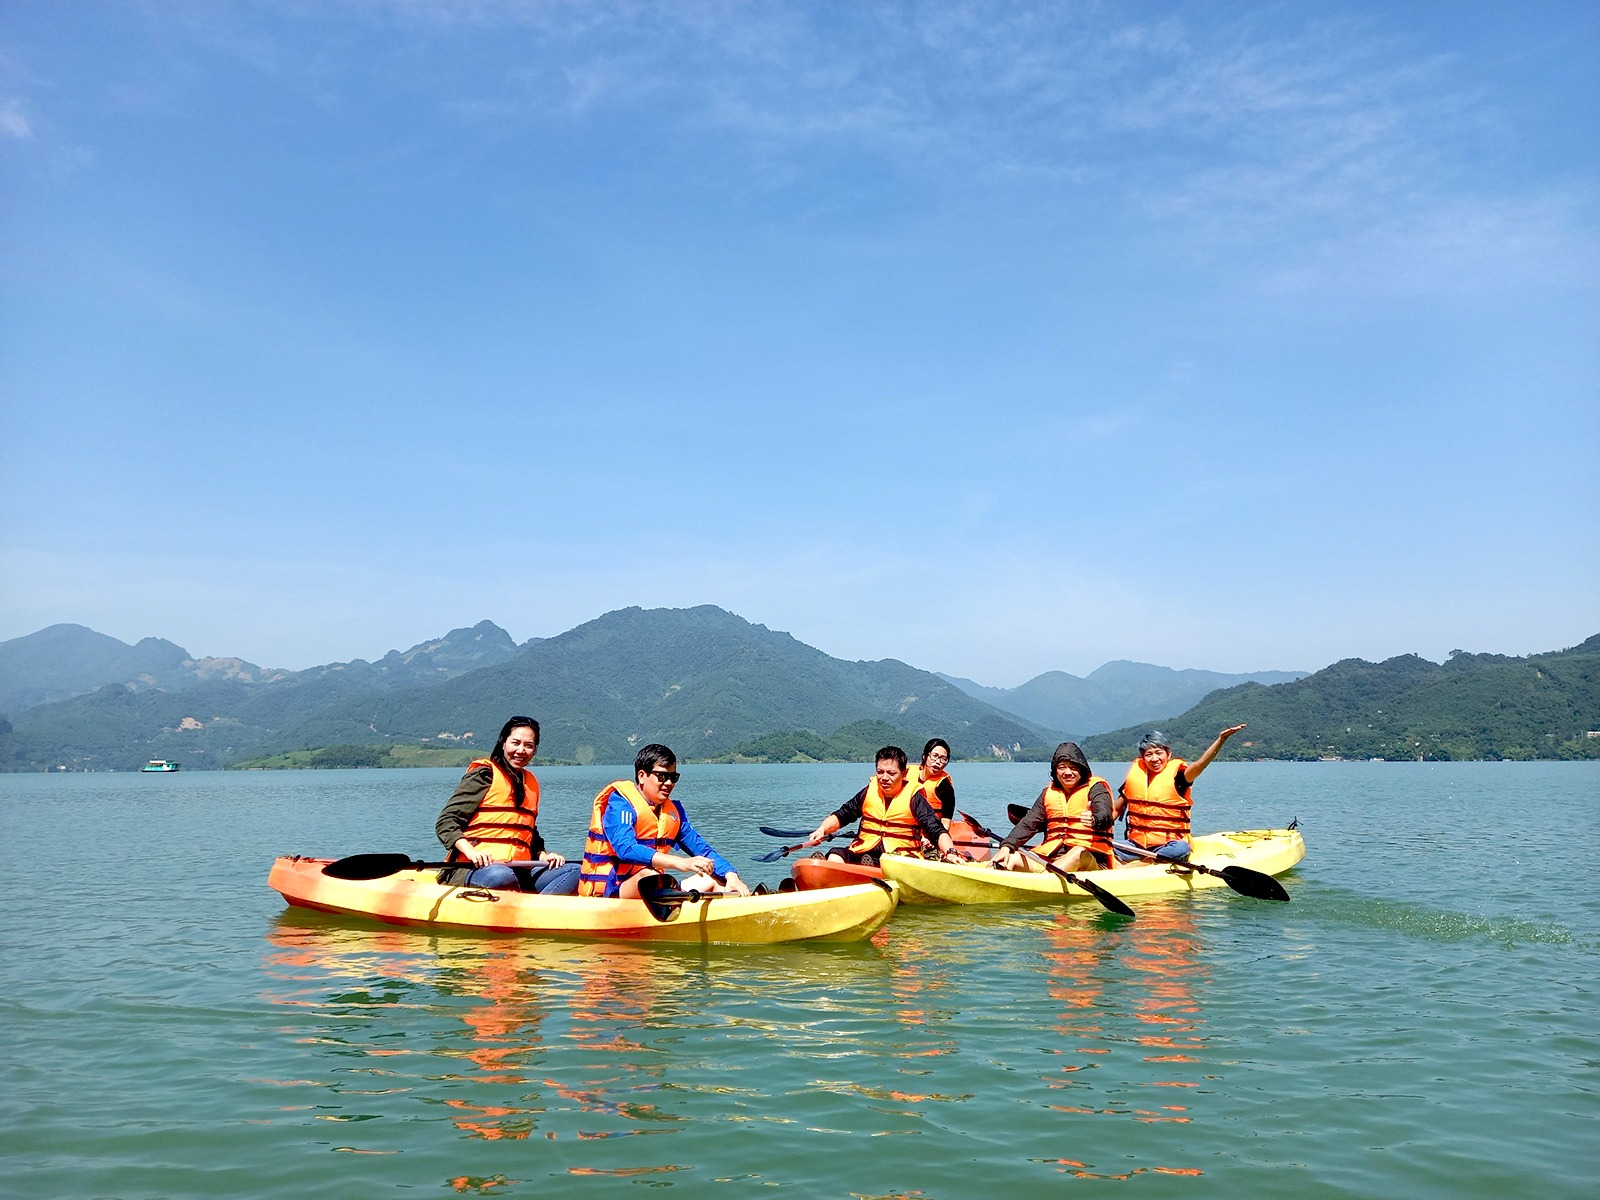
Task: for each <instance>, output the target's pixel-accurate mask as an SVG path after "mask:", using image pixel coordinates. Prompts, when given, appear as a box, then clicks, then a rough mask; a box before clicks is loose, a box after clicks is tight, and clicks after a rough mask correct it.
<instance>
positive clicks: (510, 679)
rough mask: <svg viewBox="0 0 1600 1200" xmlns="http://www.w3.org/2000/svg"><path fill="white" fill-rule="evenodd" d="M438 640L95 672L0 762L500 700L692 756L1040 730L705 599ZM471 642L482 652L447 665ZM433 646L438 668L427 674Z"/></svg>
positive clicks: (410, 728)
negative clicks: (370, 657)
mask: <svg viewBox="0 0 1600 1200" xmlns="http://www.w3.org/2000/svg"><path fill="white" fill-rule="evenodd" d="M466 635H472V636H471V637H468V636H466ZM442 641H444V642H449V643H450V645H451V646H452V647H453V649H452V652H451V656H450V657H449V658H447V659H441V658H440V657H439V652H438V651H437V650H436V649H435V650H432V651H429V650H428V647H429V646H430V644H428V643H424V644H423V646H422V647H421V648H420V649H421V650H423V651H425V652H427V653H431V655H432V657H431V658H429V657H426V656H423V657H420V659H419V657H418V656H413V659H412V662H411V663H409V664H408V663H405V662H403V661H399V662H391V661H390V660H391V658H393V657H394V656H386V657H385V659H382V660H380V661H379V663H377V664H370V663H364V662H361V661H360V660H357V661H356V662H354V663H350V664H332V665H330V666H329V667H323V668H312V669H310V670H306V671H301V672H295V673H293V674H291V675H288V676H285V677H284V678H281V679H278V680H275V681H273V682H272V683H271V684H270V685H269V686H260V685H255V684H250V683H245V682H242V681H240V680H238V679H212V680H202V681H197V682H195V683H194V684H193V686H189V687H185V688H184V689H183V690H181V691H160V690H140V689H136V688H130V687H128V686H126V685H123V684H111V685H107V686H104V687H101V688H99V689H98V690H96V691H94V692H92V693H90V694H88V695H83V696H78V697H76V698H73V699H69V700H64V701H60V702H56V703H53V704H46V705H42V706H37V707H34V708H31V709H27V710H24V711H22V712H20V713H18V714H16V715H15V717H14V719H13V721H12V726H13V728H12V731H11V732H10V733H9V734H6V735H3V736H0V766H5V767H7V768H9V769H31V768H37V767H40V766H49V765H52V764H65V765H68V766H69V767H81V768H107V767H121V768H127V767H131V766H134V765H137V763H138V762H139V761H142V760H143V759H144V758H148V757H161V758H176V759H179V760H180V761H184V762H186V763H188V764H190V765H193V766H222V765H227V764H228V763H231V762H237V761H240V760H242V759H246V758H254V757H259V756H263V755H267V754H274V753H282V752H285V751H290V750H300V749H305V748H308V747H314V746H328V745H356V744H395V743H401V742H404V743H417V744H423V745H427V744H436V745H453V746H461V745H473V746H477V747H481V748H484V749H486V748H487V747H488V746H489V745H490V744H491V743H492V740H493V736H494V734H495V733H496V732H497V731H498V728H499V724H500V722H501V721H502V720H503V719H504V718H505V717H506V716H507V715H509V714H510V713H511V712H514V711H525V712H530V713H532V714H533V715H535V716H537V717H539V718H540V720H541V721H542V722H543V724H544V740H543V744H542V746H541V750H542V751H543V752H544V753H545V755H546V756H552V757H559V758H567V759H577V760H580V761H591V760H592V761H610V762H622V761H627V760H629V759H631V758H632V757H633V754H634V752H635V750H636V749H637V747H638V746H639V745H641V744H642V743H643V741H647V740H655V739H661V740H666V741H668V742H669V743H670V744H672V745H673V746H674V748H676V749H677V750H678V752H679V753H680V754H683V755H684V756H685V757H686V758H698V757H705V756H709V755H714V754H718V753H722V752H725V751H727V750H729V749H731V748H732V747H733V746H735V745H737V744H739V743H741V742H744V741H748V740H749V739H750V738H752V737H756V736H759V735H761V734H763V733H770V732H774V731H782V730H803V729H814V730H818V731H820V732H831V731H833V730H836V729H838V728H839V727H841V726H844V725H848V724H850V723H852V722H854V721H859V720H862V719H866V718H878V719H884V720H890V721H893V720H897V719H899V720H902V721H904V720H905V719H906V717H907V714H911V715H912V716H913V717H914V719H915V723H916V724H917V725H919V726H921V725H924V724H927V725H930V726H936V727H937V728H939V730H940V732H941V733H942V734H943V735H944V736H945V737H946V738H948V739H949V740H950V741H951V743H952V744H953V745H956V746H957V747H958V752H961V753H968V754H976V753H981V752H984V751H985V750H987V749H988V748H989V747H990V746H1000V747H1006V748H1009V747H1014V746H1021V745H1036V744H1043V743H1044V742H1047V741H1050V740H1052V739H1053V738H1054V737H1055V734H1054V733H1052V732H1050V731H1047V730H1042V729H1039V728H1038V727H1035V726H1033V725H1031V724H1030V723H1029V722H1026V721H1023V720H1021V719H1019V718H1016V717H1013V716H1011V715H1010V714H1004V713H1000V712H998V711H996V710H994V709H993V708H991V707H990V706H988V705H985V704H983V703H982V702H981V701H977V700H974V699H973V698H972V697H969V696H967V695H966V694H965V693H963V692H961V691H960V689H958V688H955V687H953V686H951V685H949V684H947V683H945V682H944V681H942V680H940V679H939V678H937V677H936V676H934V675H932V674H931V673H929V672H925V671H918V670H916V669H915V668H912V667H908V666H906V665H905V664H904V663H899V662H895V661H893V660H886V661H883V662H878V663H847V662H843V661H841V660H838V659H833V658H830V657H829V656H828V655H826V654H824V653H823V652H822V651H820V650H816V649H814V648H812V647H810V646H806V645H804V644H803V643H801V642H799V641H797V640H795V639H794V638H792V637H791V636H789V635H788V634H786V633H774V632H773V631H771V630H768V629H766V628H765V627H764V626H760V625H752V624H750V623H749V622H747V621H744V620H743V619H742V618H740V617H737V616H734V615H733V614H731V613H727V612H724V611H723V610H721V609H718V608H714V607H711V606H703V607H701V608H695V609H686V610H668V609H656V610H650V611H645V610H641V609H637V608H634V609H625V610H622V611H620V612H615V613H608V614H606V615H605V616H603V617H599V618H596V619H595V620H593V621H590V622H586V623H585V624H583V625H580V626H578V627H577V628H575V629H572V630H569V631H568V632H567V633H564V634H562V635H560V636H558V637H554V638H545V639H536V640H534V641H530V642H529V643H527V644H526V646H525V647H521V648H515V647H514V650H515V651H516V653H515V656H514V657H511V658H509V659H505V660H503V661H493V660H495V659H497V658H498V657H499V656H500V655H502V654H504V653H505V651H506V647H507V645H508V644H509V642H510V639H509V636H507V635H504V631H503V630H499V629H498V627H496V626H492V625H490V624H489V623H488V622H484V623H482V624H480V625H479V626H475V627H474V629H473V630H457V631H453V632H452V634H451V635H449V636H448V637H447V638H446V639H442ZM399 657H400V659H402V660H403V659H404V657H405V656H403V655H402V656H399ZM473 658H476V659H477V660H479V661H482V660H484V659H488V660H490V661H488V663H487V665H482V666H478V667H475V668H472V669H468V670H459V669H458V668H460V667H462V666H464V665H466V663H467V662H468V661H469V660H470V659H473ZM419 661H420V668H418V669H413V668H415V667H418V663H419ZM441 662H442V663H443V664H444V665H446V666H447V667H448V669H449V671H450V672H451V674H450V675H449V677H448V678H445V679H435V678H430V677H429V674H430V673H431V672H433V671H435V670H437V669H438V667H439V665H440V664H441ZM386 664H387V665H386ZM407 672H409V678H407V677H406V674H407ZM91 730H92V731H93V734H92V735H90V734H89V732H88V731H91Z"/></svg>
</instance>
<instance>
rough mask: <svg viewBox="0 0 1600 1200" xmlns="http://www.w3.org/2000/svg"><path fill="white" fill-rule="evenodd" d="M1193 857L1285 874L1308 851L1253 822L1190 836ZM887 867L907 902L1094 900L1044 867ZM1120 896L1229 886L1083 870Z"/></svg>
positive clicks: (887, 861) (1210, 880)
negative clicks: (1252, 825) (1240, 828)
mask: <svg viewBox="0 0 1600 1200" xmlns="http://www.w3.org/2000/svg"><path fill="white" fill-rule="evenodd" d="M1190 845H1191V846H1192V847H1193V848H1194V849H1193V853H1192V854H1191V855H1190V861H1192V862H1194V863H1197V864H1199V865H1201V866H1206V867H1211V868H1213V869H1215V870H1218V871H1223V870H1226V869H1227V868H1228V867H1244V868H1247V869H1248V870H1251V871H1259V872H1261V873H1263V874H1266V875H1281V874H1283V873H1284V872H1285V871H1287V870H1289V869H1290V868H1291V867H1293V866H1294V865H1295V864H1296V863H1298V862H1299V861H1300V860H1301V859H1302V858H1304V857H1305V856H1306V844H1305V840H1304V839H1303V838H1302V837H1301V836H1300V831H1299V830H1298V829H1250V830H1245V831H1243V832H1239V833H1205V834H1201V835H1200V836H1198V837H1194V838H1191V839H1190ZM883 873H884V876H885V877H886V878H888V879H891V880H893V881H894V882H895V883H898V884H899V885H900V899H901V901H902V902H903V903H906V904H1040V903H1045V902H1048V901H1052V900H1056V901H1059V900H1092V899H1093V897H1092V896H1091V895H1090V894H1089V893H1088V892H1087V891H1085V890H1084V889H1083V888H1080V887H1078V886H1076V885H1075V884H1071V883H1068V882H1067V881H1066V880H1064V879H1062V878H1061V877H1060V876H1058V875H1054V874H1051V873H1050V872H1047V871H1044V870H1040V871H1038V872H1037V873H1035V872H1032V871H997V870H995V869H994V868H993V867H991V866H989V865H988V864H987V863H973V864H966V863H938V862H929V861H928V860H927V859H923V858H911V857H907V856H903V855H898V854H886V855H884V856H883ZM1080 873H1081V874H1082V875H1083V877H1084V878H1085V879H1088V880H1090V881H1092V882H1094V883H1097V884H1099V885H1100V887H1102V888H1104V889H1105V890H1106V891H1108V892H1110V893H1111V894H1112V895H1114V896H1116V897H1117V898H1118V899H1121V900H1128V899H1133V898H1137V897H1139V896H1158V895H1172V894H1176V893H1181V892H1193V891H1196V890H1199V889H1201V888H1218V887H1227V886H1229V885H1228V883H1227V881H1226V880H1224V879H1220V878H1218V877H1217V876H1215V875H1208V874H1204V873H1202V872H1199V871H1186V870H1184V869H1183V868H1182V867H1180V866H1176V865H1173V864H1169V863H1136V864H1133V865H1131V866H1129V865H1125V866H1119V867H1116V868H1114V869H1112V870H1108V871H1085V872H1080Z"/></svg>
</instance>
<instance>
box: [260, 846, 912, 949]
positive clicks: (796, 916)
mask: <svg viewBox="0 0 1600 1200" xmlns="http://www.w3.org/2000/svg"><path fill="white" fill-rule="evenodd" d="M332 861H333V860H332V859H327V858H301V857H299V856H294V857H289V856H285V857H282V858H279V859H278V860H277V861H276V862H274V863H273V864H272V872H271V874H270V875H269V876H268V879H267V882H268V883H269V884H270V885H271V886H272V888H273V889H274V890H275V891H277V892H278V894H279V895H281V896H282V897H283V898H284V900H285V901H287V902H288V903H289V904H290V905H292V906H294V907H298V908H310V909H318V910H321V911H323V912H332V913H343V914H346V915H349V916H357V917H368V918H370V919H372V920H375V921H383V922H385V923H387V924H390V925H422V926H433V927H436V928H441V929H458V930H468V931H477V932H484V933H524V934H533V935H536V936H539V937H559V938H583V939H606V940H613V941H648V942H692V943H697V944H701V945H718V946H721V945H731V946H744V945H769V944H772V943H775V942H798V941H827V942H845V941H856V940H859V939H861V938H865V937H868V936H870V935H871V934H872V933H873V932H874V931H876V930H877V928H878V927H879V926H880V925H882V924H883V923H884V922H885V921H887V920H888V919H889V914H890V913H891V912H893V911H894V907H895V904H896V903H897V902H898V900H899V896H898V889H897V888H896V887H895V885H893V884H891V883H887V882H884V881H881V880H880V881H878V882H875V883H871V882H869V883H862V884H857V885H856V886H854V887H843V888H829V889H827V890H826V891H812V892H800V891H794V892H777V893H773V894H770V895H765V896H714V897H710V898H703V899H695V900H691V901H688V902H685V903H682V904H679V905H676V906H675V908H674V911H672V912H669V913H668V914H667V915H666V917H665V919H662V920H657V919H656V918H655V917H654V916H652V915H651V912H650V909H649V908H648V907H647V906H646V905H645V903H644V902H643V901H641V900H621V899H615V900H613V899H604V898H599V897H593V896H544V895H539V894H536V893H524V892H504V891H489V890H487V889H485V888H471V887H448V886H446V885H444V884H441V883H439V882H438V879H437V872H436V871H433V870H404V871H396V872H395V873H394V874H392V875H388V876H385V877H383V878H381V879H337V878H334V877H333V876H331V875H327V874H324V873H323V870H322V868H323V867H325V866H327V865H328V863H330V862H332Z"/></svg>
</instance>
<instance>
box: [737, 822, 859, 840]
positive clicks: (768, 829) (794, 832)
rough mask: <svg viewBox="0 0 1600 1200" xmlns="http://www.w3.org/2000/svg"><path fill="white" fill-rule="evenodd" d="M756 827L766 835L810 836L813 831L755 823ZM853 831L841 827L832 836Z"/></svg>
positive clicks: (785, 836) (839, 835)
mask: <svg viewBox="0 0 1600 1200" xmlns="http://www.w3.org/2000/svg"><path fill="white" fill-rule="evenodd" d="M756 828H757V829H759V830H761V832H762V833H764V834H766V835H767V836H768V837H783V838H789V837H810V836H811V834H812V832H813V831H812V830H810V829H774V828H773V827H772V826H771V825H757V826H756ZM854 832H855V830H853V829H841V830H839V832H838V833H835V834H833V835H832V836H833V837H842V836H843V835H845V834H849V833H854Z"/></svg>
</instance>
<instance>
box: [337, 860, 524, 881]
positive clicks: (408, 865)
mask: <svg viewBox="0 0 1600 1200" xmlns="http://www.w3.org/2000/svg"><path fill="white" fill-rule="evenodd" d="M495 865H496V866H501V867H540V866H543V865H544V864H543V863H538V862H533V861H532V860H527V859H518V860H517V861H516V862H507V863H496V864H495ZM471 866H472V864H471V863H469V862H461V861H459V860H458V861H455V862H419V861H417V860H416V859H414V858H412V857H411V856H410V855H408V854H352V855H350V857H349V858H341V859H339V860H338V861H337V862H331V863H329V864H328V865H327V866H325V867H323V868H322V873H323V874H324V875H331V876H332V877H333V878H335V879H382V878H383V877H384V876H385V875H395V874H398V873H399V872H401V871H442V870H443V869H444V868H445V867H471Z"/></svg>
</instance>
